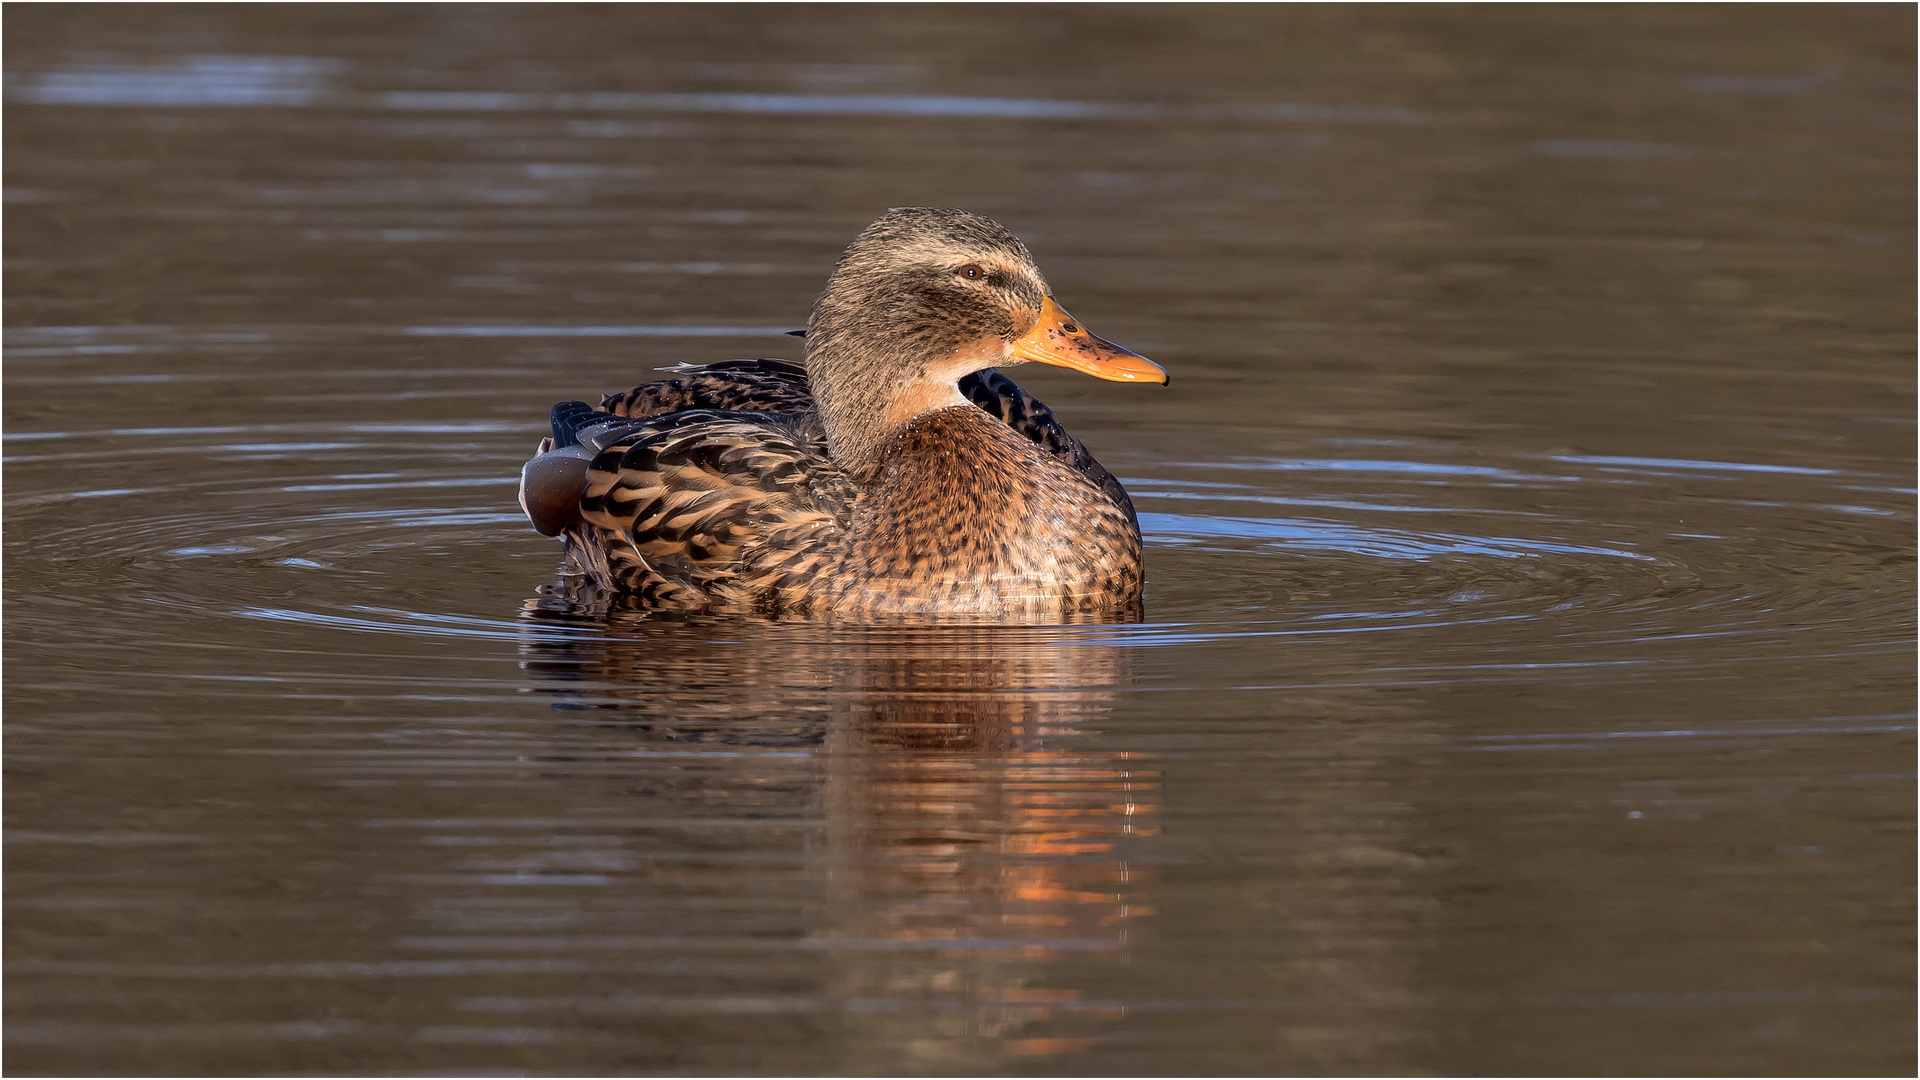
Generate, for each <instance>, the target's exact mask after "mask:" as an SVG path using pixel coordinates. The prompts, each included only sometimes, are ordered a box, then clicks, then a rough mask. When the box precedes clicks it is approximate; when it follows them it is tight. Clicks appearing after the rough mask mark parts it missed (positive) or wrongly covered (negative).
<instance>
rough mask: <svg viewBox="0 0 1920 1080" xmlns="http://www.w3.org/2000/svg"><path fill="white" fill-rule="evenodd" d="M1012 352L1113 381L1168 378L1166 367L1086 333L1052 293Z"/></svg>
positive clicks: (1163, 384)
mask: <svg viewBox="0 0 1920 1080" xmlns="http://www.w3.org/2000/svg"><path fill="white" fill-rule="evenodd" d="M1013 355H1015V356H1017V357H1019V358H1020V359H1022V360H1032V361H1034V362H1036V363H1041V364H1052V365H1054V366H1055V367H1064V368H1072V369H1073V370H1075V371H1084V372H1086V373H1087V374H1089V375H1092V376H1093V377H1095V378H1097V379H1112V380H1113V381H1114V382H1149V383H1159V384H1160V385H1162V386H1165V385H1166V384H1167V382H1168V379H1167V370H1166V369H1165V368H1163V367H1161V366H1160V365H1159V364H1156V363H1154V362H1153V361H1151V360H1149V359H1147V358H1146V357H1144V356H1141V355H1140V354H1139V353H1137V352H1129V351H1128V350H1126V349H1123V348H1121V347H1120V346H1118V345H1115V344H1114V343H1113V342H1111V341H1108V340H1106V339H1105V338H1097V337H1094V336H1093V335H1092V334H1089V333H1087V330H1086V328H1085V327H1083V326H1081V325H1080V323H1079V322H1078V321H1076V320H1075V319H1074V317H1073V316H1071V315H1069V314H1067V313H1066V311H1065V310H1064V309H1063V308H1061V306H1060V305H1059V304H1056V303H1054V302H1053V297H1051V296H1049V297H1047V301H1046V303H1045V304H1044V305H1043V306H1042V307H1041V308H1040V321H1039V322H1037V323H1035V324H1034V326H1033V330H1032V332H1030V333H1028V334H1027V336H1026V337H1023V338H1021V339H1020V340H1019V341H1016V342H1014V343H1013Z"/></svg>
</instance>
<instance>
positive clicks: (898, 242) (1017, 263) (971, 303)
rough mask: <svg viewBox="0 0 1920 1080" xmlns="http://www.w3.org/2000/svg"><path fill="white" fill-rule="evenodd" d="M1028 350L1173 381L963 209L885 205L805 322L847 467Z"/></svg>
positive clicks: (825, 407) (1108, 375)
mask: <svg viewBox="0 0 1920 1080" xmlns="http://www.w3.org/2000/svg"><path fill="white" fill-rule="evenodd" d="M1029 362H1034V363H1042V364H1054V365H1056V366H1059V367H1068V368H1073V369H1074V370H1076V371H1083V372H1086V373H1087V374H1089V375H1093V376H1095V377H1097V378H1102V379H1112V380H1114V381H1116V382H1147V383H1158V384H1165V383H1166V382H1167V373H1166V371H1164V370H1163V369H1162V368H1161V367H1160V366H1159V365H1158V364H1155V363H1154V362H1153V361H1151V360H1148V359H1147V358H1146V357H1144V356H1141V355H1139V354H1137V353H1134V352H1130V351H1128V350H1126V349H1123V348H1121V347H1120V346H1118V345H1115V344H1113V343H1112V342H1109V341H1105V340H1103V339H1101V338H1098V337H1095V336H1094V335H1093V334H1091V333H1088V332H1087V330H1086V329H1085V328H1084V327H1082V326H1081V325H1080V323H1079V321H1078V320H1076V319H1074V318H1073V317H1072V316H1070V315H1068V314H1067V313H1066V311H1064V310H1063V309H1062V308H1061V307H1060V305H1059V304H1057V303H1055V302H1054V300H1053V297H1052V296H1051V295H1050V293H1049V290H1048V289H1047V282H1046V279H1045V278H1043V277H1041V275H1040V268H1039V267H1037V266H1035V265H1034V264H1033V256H1031V255H1029V254H1028V253H1027V247H1026V245H1025V244H1022V243H1021V242H1020V240H1019V238H1018V237H1016V236H1014V235H1013V234H1012V233H1010V232H1008V231H1007V230H1006V229H1004V228H1001V227H1000V225H999V224H997V223H995V222H993V221H990V220H988V219H986V218H983V217H981V216H979V215H978V214H970V213H968V212H966V211H965V210H940V209H934V208H930V207H919V206H914V207H901V208H899V209H894V210H889V211H887V213H886V214H885V216H883V217H881V218H880V220H878V221H876V222H874V223H873V224H871V225H869V226H867V227H866V229H864V230H863V231H862V232H861V233H860V235H859V236H858V237H856V238H855V239H854V241H853V243H852V244H851V245H849V246H848V247H847V250H846V253H845V254H843V255H841V256H840V262H839V263H838V264H837V265H836V266H835V267H834V269H833V276H832V277H831V278H829V279H828V281H827V288H826V291H825V292H823V293H821V294H820V299H819V301H818V302H816V303H815V304H814V307H813V317H812V318H811V319H810V320H809V321H808V324H807V373H808V379H809V381H810V382H811V383H812V384H813V392H814V398H815V400H816V401H817V402H818V403H819V407H820V412H821V417H822V419H823V420H824V421H825V423H826V428H827V440H828V444H829V447H830V449H831V451H832V453H833V456H834V458H835V460H837V461H838V462H840V464H841V466H842V467H843V468H846V469H848V470H850V471H856V470H858V469H860V468H861V467H862V466H864V465H865V464H866V462H867V459H868V457H869V456H870V455H871V454H872V453H873V451H874V450H875V449H877V448H878V446H879V444H880V442H881V440H883V439H884V438H885V437H886V436H887V435H888V434H890V433H891V432H893V431H895V430H897V429H898V428H900V427H901V426H903V425H905V424H907V423H909V422H910V421H912V420H913V418H914V417H916V416H920V415H921V414H923V413H927V412H931V411H933V410H935V409H941V408H946V407H948V406H950V405H964V404H966V399H965V398H963V397H961V396H960V392H959V389H958V388H957V386H956V384H957V383H958V382H959V381H960V380H961V379H963V378H965V377H966V376H968V375H970V374H972V373H974V372H976V371H982V370H984V369H986V368H994V367H1011V366H1013V365H1016V364H1025V363H1029Z"/></svg>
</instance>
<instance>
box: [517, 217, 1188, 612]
mask: <svg viewBox="0 0 1920 1080" xmlns="http://www.w3.org/2000/svg"><path fill="white" fill-rule="evenodd" d="M1028 360H1039V361H1041V362H1045V363H1054V364H1060V365H1062V366H1072V367H1076V368H1079V369H1081V370H1084V371H1088V372H1090V373H1092V374H1096V375H1099V376H1101V377H1104V378H1112V379H1126V380H1137V381H1155V382H1164V381H1165V375H1164V373H1163V372H1161V371H1160V370H1159V369H1158V368H1157V367H1155V366H1154V365H1152V364H1151V363H1149V362H1147V361H1145V360H1144V359H1142V358H1139V357H1137V356H1134V355H1133V354H1131V353H1127V352H1126V351H1125V350H1122V349H1119V348H1118V347H1117V346H1113V345H1111V344H1109V343H1107V342H1104V341H1101V340H1100V339H1098V338H1094V337H1093V336H1092V335H1091V334H1087V333H1086V332H1085V331H1084V330H1081V329H1080V328H1079V326H1078V325H1077V324H1076V323H1074V322H1073V321H1072V319H1071V317H1070V316H1068V315H1066V313H1065V312H1064V311H1061V310H1060V309H1059V308H1058V306H1057V305H1055V304H1053V302H1052V300H1051V299H1050V298H1049V297H1048V295H1047V290H1046V286H1045V282H1044V281H1043V280H1042V279H1041V277H1040V275H1039V271H1038V270H1037V269H1036V268H1034V266H1033V264H1032V260H1031V258H1030V257H1029V256H1028V255H1027V252H1026V249H1025V247H1024V246H1022V245H1021V244H1020V242H1019V241H1018V240H1017V239H1015V238H1014V237H1013V236H1012V235H1011V234H1009V233H1007V232H1006V230H1004V229H1002V228H1000V226H998V225H996V224H994V223H993V222H990V221H988V220H987V219H985V218H981V217H977V216H975V215H972V214H967V213H965V212H963V211H954V210H927V209H907V210H895V211H892V212H890V213H888V214H887V215H886V216H885V217H882V218H881V219H880V220H879V221H877V222H875V223H874V224H873V225H872V226H870V227H869V228H868V229H867V230H866V231H864V232H863V233H862V234H861V235H860V237H859V238H858V239H856V240H855V241H854V243H853V245H852V246H851V247H849V248H848V249H847V253H846V254H845V255H844V256H843V257H842V258H841V260H840V263H839V265H838V266H836V268H835V270H834V274H833V277H832V279H831V280H830V281H829V283H828V286H827V289H826V292H825V293H824V294H823V295H822V296H821V298H820V301H819V303H818V304H816V305H815V308H814V313H813V317H812V319H811V321H810V323H809V327H808V332H807V361H806V364H805V365H804V367H803V366H801V365H797V364H794V363H792V362H791V361H783V360H738V361H726V362H723V363H718V364H711V365H706V366H700V367H689V366H685V365H683V366H682V367H680V368H677V369H674V370H675V371H676V373H677V374H679V375H681V377H680V378H678V379H674V380H669V381H663V382H654V383H646V384H642V385H641V386H637V387H635V388H633V389H632V390H628V391H626V392H624V393H619V394H613V395H609V396H607V397H606V398H604V399H603V400H602V402H601V405H600V407H599V408H597V409H594V408H591V407H589V406H587V405H585V404H583V403H579V402H568V403H563V404H561V405H559V406H556V407H555V409H554V417H553V428H554V436H553V438H552V439H549V440H547V441H546V442H545V443H543V444H542V446H541V451H542V453H541V454H540V456H537V457H536V458H534V459H533V460H532V461H530V462H528V464H527V468H526V470H525V471H524V472H523V480H522V492H521V501H522V505H523V506H524V507H525V508H526V509H527V513H528V516H529V518H531V519H532V520H533V522H534V524H535V526H536V527H537V528H539V529H540V531H541V532H544V533H547V534H549V535H559V536H561V537H563V538H564V539H565V541H566V544H567V552H568V556H567V557H568V564H569V569H570V570H572V571H575V572H578V573H583V574H585V575H587V576H588V577H589V578H590V579H591V580H593V581H594V582H595V583H596V584H597V585H598V586H599V587H600V588H602V589H607V590H612V591H614V592H618V593H625V594H629V595H631V596H633V597H635V598H636V599H637V601H638V602H639V603H641V604H643V605H644V606H647V607H651V608H657V609H662V610H674V611H686V612H701V611H712V612H756V613H761V614H766V615H772V616H814V617H819V616H843V617H858V618H863V619H884V620H893V619H898V618H907V619H935V620H937V619H951V618H962V619H970V620H987V621H1001V620H1008V619H1012V620H1019V621H1052V620H1054V619H1058V618H1061V617H1069V616H1078V617H1084V616H1085V615H1086V614H1087V613H1103V612H1104V613H1113V614H1115V615H1120V614H1124V613H1126V612H1128V611H1130V610H1133V609H1134V608H1136V607H1137V605H1138V602H1139V598H1140V591H1141V585H1142V580H1143V578H1142V566H1141V552H1140V534H1139V529H1138V527H1137V525H1136V523H1135V518H1134V512H1133V506H1132V504H1131V502H1130V501H1129V500H1128V498H1127V496H1126V492H1125V491H1124V489H1122V488H1121V486H1120V484H1119V482H1118V481H1117V480H1115V479H1114V478H1113V476H1112V475H1111V474H1109V473H1108V472H1107V471H1106V470H1105V469H1104V468H1102V467H1101V466H1100V465H1099V463H1098V462H1096V461H1094V459H1093V457H1092V455H1091V454H1089V453H1088V452H1087V450H1086V448H1085V447H1084V446H1082V445H1081V444H1080V443H1079V441H1078V440H1076V439H1074V438H1073V437H1072V436H1071V435H1068V434H1067V432H1066V431H1065V429H1063V428H1062V427H1061V426H1060V424H1059V422H1058V420H1056V419H1055V418H1054V416H1053V413H1052V411H1051V410H1049V409H1048V408H1047V407H1046V406H1045V405H1042V404H1041V403H1040V402H1039V401H1037V400H1035V399H1034V398H1033V397H1031V396H1030V395H1028V394H1027V393H1026V392H1025V391H1023V390H1021V389H1020V388H1019V387H1018V386H1016V385H1014V383H1013V382H1012V380H1010V379H1008V378H1007V377H1006V376H1005V375H1003V374H1001V373H1000V372H998V371H997V370H995V368H996V367H998V366H1003V365H1006V364H1014V363H1023V362H1026V361H1028Z"/></svg>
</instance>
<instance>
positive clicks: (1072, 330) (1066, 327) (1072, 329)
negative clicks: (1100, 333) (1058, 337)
mask: <svg viewBox="0 0 1920 1080" xmlns="http://www.w3.org/2000/svg"><path fill="white" fill-rule="evenodd" d="M1060 329H1061V330H1063V331H1065V332H1067V333H1069V334H1077V333H1079V332H1080V328H1079V327H1077V326H1075V325H1073V324H1072V323H1061V324H1060Z"/></svg>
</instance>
